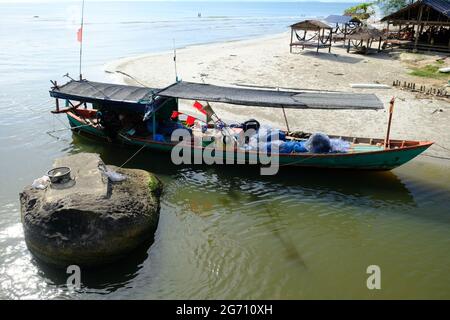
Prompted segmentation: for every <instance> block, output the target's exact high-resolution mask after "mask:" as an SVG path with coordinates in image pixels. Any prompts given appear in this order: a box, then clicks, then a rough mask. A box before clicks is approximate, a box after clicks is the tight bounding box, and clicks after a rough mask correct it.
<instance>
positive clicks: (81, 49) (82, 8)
mask: <svg viewBox="0 0 450 320" xmlns="http://www.w3.org/2000/svg"><path fill="white" fill-rule="evenodd" d="M83 26H84V0H83V3H82V5H81V24H80V29H79V30H78V41H79V42H80V64H79V74H80V80H83V76H82V74H81V59H82V56H83Z"/></svg>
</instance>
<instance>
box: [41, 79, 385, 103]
mask: <svg viewBox="0 0 450 320" xmlns="http://www.w3.org/2000/svg"><path fill="white" fill-rule="evenodd" d="M50 96H52V97H54V98H60V99H68V100H76V101H83V102H91V103H92V102H99V103H100V102H102V103H105V102H108V104H109V105H112V104H116V105H117V104H120V105H127V106H132V105H134V106H136V105H140V106H143V105H146V104H148V102H149V101H150V100H151V98H152V96H159V97H166V98H179V99H187V100H199V101H208V102H221V103H228V104H235V105H245V106H255V107H258V106H259V107H275V108H282V107H285V108H295V109H374V110H375V109H382V108H383V103H382V102H381V101H380V100H379V99H378V98H377V96H375V95H374V94H359V93H344V92H323V91H322V92H321V91H317V92H315V91H278V90H267V89H265V90H260V89H247V88H238V87H221V86H215V85H210V84H200V83H191V82H178V83H174V84H172V85H171V86H169V87H167V88H165V89H161V90H158V89H152V88H147V87H136V86H127V85H118V84H110V83H101V82H91V81H87V80H81V81H70V82H68V83H66V84H64V85H62V86H58V87H55V88H52V90H51V91H50Z"/></svg>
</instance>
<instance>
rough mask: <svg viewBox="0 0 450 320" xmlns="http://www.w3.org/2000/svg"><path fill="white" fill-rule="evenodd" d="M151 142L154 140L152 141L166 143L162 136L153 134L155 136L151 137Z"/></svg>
mask: <svg viewBox="0 0 450 320" xmlns="http://www.w3.org/2000/svg"><path fill="white" fill-rule="evenodd" d="M153 140H154V141H158V142H164V141H166V140H165V139H164V136H163V135H162V134H155V135H154V136H153Z"/></svg>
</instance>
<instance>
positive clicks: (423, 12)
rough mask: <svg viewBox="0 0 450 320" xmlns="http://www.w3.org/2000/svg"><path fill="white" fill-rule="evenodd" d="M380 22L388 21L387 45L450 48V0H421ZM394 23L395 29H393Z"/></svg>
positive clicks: (415, 48) (427, 48)
mask: <svg viewBox="0 0 450 320" xmlns="http://www.w3.org/2000/svg"><path fill="white" fill-rule="evenodd" d="M381 21H383V22H387V30H388V33H389V37H388V39H387V40H386V41H385V44H386V45H391V46H399V47H401V48H406V49H414V50H433V51H446V52H449V51H450V1H449V0H418V1H415V2H413V3H411V4H410V5H408V6H407V7H405V8H403V9H400V10H399V11H397V12H394V13H392V14H390V15H388V16H386V17H384V18H383V19H382V20H381ZM392 26H394V27H395V29H396V30H392ZM390 28H391V30H390Z"/></svg>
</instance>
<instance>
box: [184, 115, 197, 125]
mask: <svg viewBox="0 0 450 320" xmlns="http://www.w3.org/2000/svg"><path fill="white" fill-rule="evenodd" d="M194 122H195V118H194V117H191V116H188V117H187V119H186V124H187V125H188V126H192V125H193V124H194Z"/></svg>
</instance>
